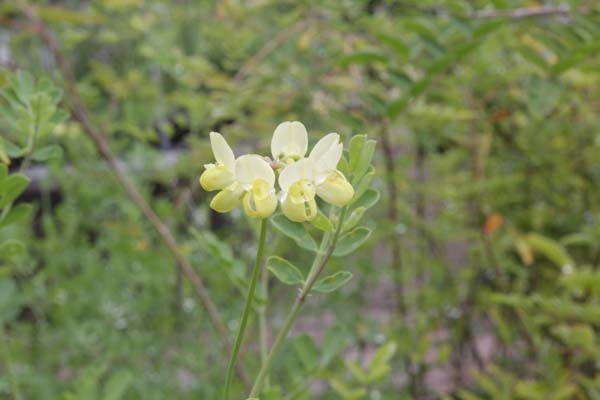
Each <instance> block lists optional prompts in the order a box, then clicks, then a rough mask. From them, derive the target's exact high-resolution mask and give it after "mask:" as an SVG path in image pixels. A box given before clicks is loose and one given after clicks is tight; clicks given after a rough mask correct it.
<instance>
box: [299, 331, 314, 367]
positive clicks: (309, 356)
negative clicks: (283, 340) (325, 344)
mask: <svg viewBox="0 0 600 400" xmlns="http://www.w3.org/2000/svg"><path fill="white" fill-rule="evenodd" d="M293 347H294V351H295V352H296V355H297V356H298V358H299V359H300V361H301V362H302V364H303V365H304V369H305V370H306V371H311V370H313V369H314V368H315V367H316V366H317V364H318V362H319V349H318V348H317V345H316V344H315V341H314V340H313V338H312V337H310V336H309V335H307V334H306V333H302V334H300V335H298V336H296V337H295V338H294V341H293Z"/></svg>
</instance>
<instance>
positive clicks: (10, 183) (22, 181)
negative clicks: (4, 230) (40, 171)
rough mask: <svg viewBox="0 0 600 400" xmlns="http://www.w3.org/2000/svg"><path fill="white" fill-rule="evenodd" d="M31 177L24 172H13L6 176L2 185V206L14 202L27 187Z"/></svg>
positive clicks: (0, 199) (0, 203)
mask: <svg viewBox="0 0 600 400" xmlns="http://www.w3.org/2000/svg"><path fill="white" fill-rule="evenodd" d="M28 184H29V178H28V177H26V176H25V175H23V174H12V175H10V176H9V177H7V178H4V180H3V181H2V185H1V186H0V208H4V207H6V206H7V205H9V204H10V203H12V202H13V200H15V199H16V198H17V197H18V196H19V195H20V194H21V193H23V191H24V190H25V188H26V187H27V185H28Z"/></svg>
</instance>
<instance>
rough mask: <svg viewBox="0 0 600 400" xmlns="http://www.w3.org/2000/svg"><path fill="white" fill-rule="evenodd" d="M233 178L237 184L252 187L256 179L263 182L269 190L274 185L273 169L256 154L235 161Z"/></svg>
mask: <svg viewBox="0 0 600 400" xmlns="http://www.w3.org/2000/svg"><path fill="white" fill-rule="evenodd" d="M235 176H236V179H237V180H238V182H240V183H241V184H245V185H252V184H253V183H254V181H256V180H257V179H261V180H263V181H265V182H266V183H267V184H268V186H269V188H272V187H273V185H275V173H274V172H273V168H271V166H270V165H269V164H268V163H267V162H266V161H265V160H264V159H263V158H262V157H261V156H258V155H256V154H248V155H245V156H241V157H239V158H238V159H237V160H235Z"/></svg>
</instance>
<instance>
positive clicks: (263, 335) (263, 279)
mask: <svg viewBox="0 0 600 400" xmlns="http://www.w3.org/2000/svg"><path fill="white" fill-rule="evenodd" d="M260 283H261V291H262V294H263V297H264V299H263V300H264V302H265V304H263V305H262V306H260V307H259V309H258V324H259V326H258V330H259V337H260V365H261V366H262V365H264V364H265V362H266V361H267V353H268V351H269V343H268V327H267V304H268V303H269V270H268V269H267V268H263V270H262V274H261V276H260ZM265 386H266V387H267V388H268V387H269V377H268V376H267V378H266V379H265Z"/></svg>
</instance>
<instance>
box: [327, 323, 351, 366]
mask: <svg viewBox="0 0 600 400" xmlns="http://www.w3.org/2000/svg"><path fill="white" fill-rule="evenodd" d="M351 338H352V335H351V334H349V333H348V330H347V329H344V328H343V327H341V326H339V325H334V326H332V327H331V328H329V329H327V332H325V337H324V338H323V350H322V353H321V366H322V367H327V366H328V365H329V364H330V363H331V362H332V361H333V359H334V358H335V357H336V356H337V355H338V354H340V353H341V352H342V351H343V350H344V349H345V348H346V347H347V346H348V345H349V344H350V341H351Z"/></svg>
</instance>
